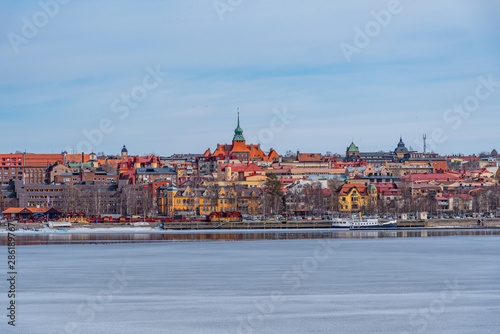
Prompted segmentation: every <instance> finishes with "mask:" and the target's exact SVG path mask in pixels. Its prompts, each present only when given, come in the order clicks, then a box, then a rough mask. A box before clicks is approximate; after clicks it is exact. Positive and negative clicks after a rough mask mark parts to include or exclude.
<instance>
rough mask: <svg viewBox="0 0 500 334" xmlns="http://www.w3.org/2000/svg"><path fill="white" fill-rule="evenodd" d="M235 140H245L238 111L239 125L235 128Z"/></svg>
mask: <svg viewBox="0 0 500 334" xmlns="http://www.w3.org/2000/svg"><path fill="white" fill-rule="evenodd" d="M233 141H245V137H243V130H242V129H241V128H240V113H239V112H238V126H237V127H236V129H234V137H233Z"/></svg>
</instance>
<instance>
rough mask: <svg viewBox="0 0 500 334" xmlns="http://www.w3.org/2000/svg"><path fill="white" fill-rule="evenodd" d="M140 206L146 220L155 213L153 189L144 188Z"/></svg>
mask: <svg viewBox="0 0 500 334" xmlns="http://www.w3.org/2000/svg"><path fill="white" fill-rule="evenodd" d="M140 204H141V208H142V213H143V215H144V218H147V217H148V216H150V215H152V213H153V191H152V189H151V187H143V188H142V191H141V193H140Z"/></svg>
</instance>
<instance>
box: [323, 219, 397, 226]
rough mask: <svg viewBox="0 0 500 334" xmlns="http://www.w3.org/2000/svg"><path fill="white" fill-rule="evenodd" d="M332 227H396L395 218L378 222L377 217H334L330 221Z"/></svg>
mask: <svg viewBox="0 0 500 334" xmlns="http://www.w3.org/2000/svg"><path fill="white" fill-rule="evenodd" d="M332 227H333V228H349V229H364V228H394V227H397V221H396V220H390V221H387V222H380V220H379V219H378V218H368V219H366V218H361V217H360V218H334V219H333V221H332Z"/></svg>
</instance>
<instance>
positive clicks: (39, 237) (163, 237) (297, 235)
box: [0, 229, 500, 245]
mask: <svg viewBox="0 0 500 334" xmlns="http://www.w3.org/2000/svg"><path fill="white" fill-rule="evenodd" d="M465 235H469V236H482V235H500V229H471V230H466V229H432V230H431V229H427V230H377V231H374V230H363V231H359V230H358V231H352V230H332V229H328V230H325V229H323V230H318V229H312V230H287V231H283V230H274V231H272V230H259V231H253V230H239V231H236V230H232V231H224V230H214V231H182V232H181V231H157V232H155V233H150V232H149V233H148V232H142V233H17V235H16V243H17V244H18V245H50V244H85V243H153V242H188V241H191V242H192V241H243V240H248V241H250V240H295V239H374V238H417V237H443V236H465ZM6 242H7V234H2V235H0V245H5V244H6Z"/></svg>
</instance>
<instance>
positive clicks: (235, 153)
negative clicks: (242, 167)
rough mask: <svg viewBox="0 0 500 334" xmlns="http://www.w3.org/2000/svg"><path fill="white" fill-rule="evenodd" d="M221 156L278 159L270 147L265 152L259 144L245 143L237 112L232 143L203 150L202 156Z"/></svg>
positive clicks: (241, 158)
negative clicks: (236, 123) (213, 149)
mask: <svg viewBox="0 0 500 334" xmlns="http://www.w3.org/2000/svg"><path fill="white" fill-rule="evenodd" d="M219 155H220V156H223V157H225V158H226V157H235V158H236V159H238V160H239V161H240V162H249V161H278V160H279V155H278V153H276V151H275V150H273V149H272V148H271V149H270V151H269V152H268V153H265V152H264V151H263V150H262V149H261V147H260V144H257V145H254V144H247V143H246V141H245V137H244V136H243V129H242V128H241V127H240V115H239V113H238V125H237V126H236V129H235V130H234V137H233V141H232V144H224V145H221V144H217V148H216V149H215V151H214V152H213V153H210V149H207V151H205V153H204V156H207V157H208V156H219Z"/></svg>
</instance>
